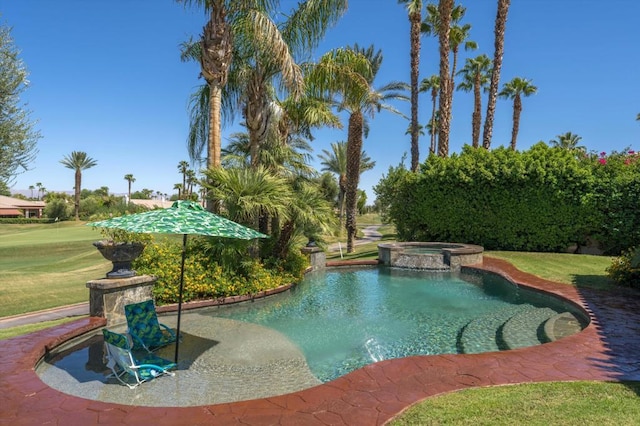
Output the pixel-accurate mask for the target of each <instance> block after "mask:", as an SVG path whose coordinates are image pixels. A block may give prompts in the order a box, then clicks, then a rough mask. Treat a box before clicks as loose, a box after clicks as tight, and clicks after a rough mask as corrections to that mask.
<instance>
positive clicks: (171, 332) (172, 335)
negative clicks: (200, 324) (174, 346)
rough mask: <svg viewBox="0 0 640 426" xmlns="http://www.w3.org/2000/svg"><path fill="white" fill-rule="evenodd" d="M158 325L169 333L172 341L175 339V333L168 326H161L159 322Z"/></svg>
mask: <svg viewBox="0 0 640 426" xmlns="http://www.w3.org/2000/svg"><path fill="white" fill-rule="evenodd" d="M158 324H160V327H162V328H164V329H165V330H166V331H168V332H169V334H171V337H173V338H174V339H175V338H176V333H175V332H174V331H173V330H172V329H170V328H169V327H168V326H166V325H164V324H162V323H161V322H159V323H158Z"/></svg>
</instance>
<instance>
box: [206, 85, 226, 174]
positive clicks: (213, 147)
mask: <svg viewBox="0 0 640 426" xmlns="http://www.w3.org/2000/svg"><path fill="white" fill-rule="evenodd" d="M221 104H222V88H221V87H220V86H218V85H210V86H209V149H208V152H209V156H208V158H207V168H209V169H211V168H218V167H220V164H221V162H220V151H221V141H222V131H221V122H220V114H221Z"/></svg>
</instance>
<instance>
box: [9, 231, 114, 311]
mask: <svg viewBox="0 0 640 426" xmlns="http://www.w3.org/2000/svg"><path fill="white" fill-rule="evenodd" d="M99 239H100V233H99V232H97V231H95V230H93V229H92V228H90V227H88V226H84V223H75V222H63V223H59V224H25V225H13V224H2V225H0V317H4V316H10V315H16V314H21V313H25V312H33V311H38V310H42V309H48V308H53V307H57V306H64V305H69V304H73V303H79V302H86V301H88V300H89V290H88V289H87V288H86V286H85V284H86V282H87V281H89V280H92V279H97V278H101V277H104V275H105V274H106V273H107V272H108V271H109V270H110V269H111V268H110V266H111V263H110V262H109V261H107V260H105V259H104V258H103V257H102V256H101V255H100V253H99V252H98V250H97V249H96V248H95V247H94V246H93V245H92V244H91V243H92V242H93V241H96V240H99Z"/></svg>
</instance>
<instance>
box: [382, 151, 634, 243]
mask: <svg viewBox="0 0 640 426" xmlns="http://www.w3.org/2000/svg"><path fill="white" fill-rule="evenodd" d="M631 154H633V153H631ZM629 158H635V157H634V156H630V155H629V153H628V152H626V153H623V154H615V155H612V156H611V159H609V157H607V160H608V161H602V160H603V157H600V158H598V157H597V156H585V155H577V153H576V152H575V151H568V150H563V149H560V148H550V147H549V146H547V145H546V144H544V143H542V142H541V143H538V144H536V145H534V146H533V147H532V148H531V149H529V150H527V151H523V152H519V151H512V150H510V149H506V148H498V149H495V150H493V151H487V150H485V149H482V148H472V147H469V146H466V147H464V148H463V151H462V152H461V153H460V154H454V155H452V156H451V157H449V158H442V157H436V156H431V157H430V158H429V159H428V160H427V161H426V162H425V163H424V164H423V165H422V168H421V171H420V173H410V172H408V171H406V170H404V168H403V167H398V168H392V169H390V171H389V174H388V176H385V177H384V178H383V179H382V181H381V182H380V184H378V185H377V186H376V187H375V188H374V190H375V191H376V193H377V195H378V197H379V199H381V200H383V203H382V204H383V207H386V208H387V212H386V216H387V218H388V219H390V220H391V221H392V222H393V223H394V224H395V225H396V228H397V231H398V237H399V239H402V240H411V241H451V242H464V243H473V244H479V245H482V246H484V247H485V248H486V249H488V250H519V251H551V252H552V251H564V250H566V248H567V247H569V246H570V245H572V244H574V243H578V244H583V243H585V242H586V239H587V237H592V238H595V239H597V240H598V241H599V242H600V243H601V246H602V247H603V248H604V249H605V250H606V251H607V252H619V251H620V250H622V249H624V248H626V247H630V246H631V245H633V244H632V242H633V241H634V240H635V241H637V238H638V236H640V235H638V232H640V231H639V230H640V226H638V225H639V223H638V220H639V219H640V214H639V213H638V212H637V211H636V210H637V209H635V208H634V207H635V205H636V204H637V201H636V200H637V199H638V195H640V178H639V177H640V173H638V168H637V164H636V163H634V162H630V161H629Z"/></svg>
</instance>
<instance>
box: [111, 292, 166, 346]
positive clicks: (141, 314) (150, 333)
mask: <svg viewBox="0 0 640 426" xmlns="http://www.w3.org/2000/svg"><path fill="white" fill-rule="evenodd" d="M124 313H125V317H126V318H127V325H128V326H129V334H130V335H131V337H132V338H133V349H140V348H144V349H146V350H148V351H154V350H156V349H158V348H161V347H163V346H166V345H168V344H170V343H173V342H175V341H176V334H175V333H174V331H173V330H171V329H170V328H169V327H167V326H166V325H164V324H161V323H160V322H158V315H157V314H156V307H155V305H154V304H153V300H151V299H150V300H145V301H144V302H139V303H133V304H131V305H126V306H125V307H124Z"/></svg>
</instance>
